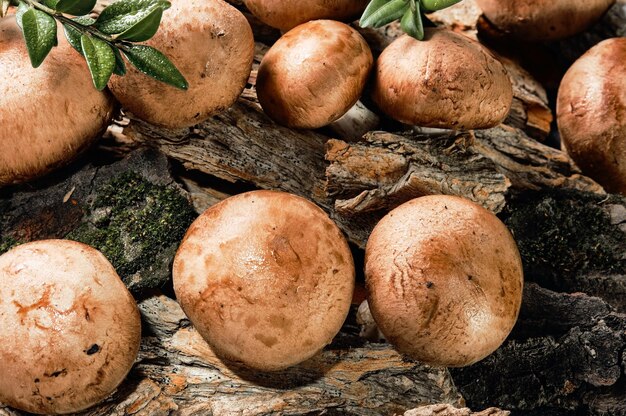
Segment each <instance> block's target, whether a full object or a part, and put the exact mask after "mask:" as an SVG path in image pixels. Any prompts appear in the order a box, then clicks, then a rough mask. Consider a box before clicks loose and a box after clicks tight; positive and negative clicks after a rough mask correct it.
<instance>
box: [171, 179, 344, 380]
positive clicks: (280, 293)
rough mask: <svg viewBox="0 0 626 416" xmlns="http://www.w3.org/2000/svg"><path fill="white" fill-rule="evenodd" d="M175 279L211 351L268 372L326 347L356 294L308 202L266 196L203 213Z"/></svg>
mask: <svg viewBox="0 0 626 416" xmlns="http://www.w3.org/2000/svg"><path fill="white" fill-rule="evenodd" d="M173 276H174V290H175V291H176V297H177V299H178V301H179V303H180V304H181V306H182V308H183V310H184V311H185V313H186V314H187V316H188V317H189V319H190V320H191V322H192V323H193V325H194V326H195V328H196V329H197V330H198V332H199V333H200V334H201V335H202V336H203V337H204V339H205V340H206V341H207V342H208V343H209V344H210V345H211V347H212V348H213V349H214V350H215V352H216V353H217V354H219V355H221V356H222V357H224V358H226V359H229V360H232V361H239V362H242V363H244V364H245V365H247V366H249V367H252V368H256V369H259V370H267V371H270V370H278V369H282V368H286V367H289V366H292V365H295V364H298V363H300V362H302V361H304V360H306V359H308V358H310V357H312V356H313V355H315V354H316V353H317V352H318V351H319V350H321V349H322V348H323V347H324V346H325V345H327V344H328V343H330V342H331V340H332V339H333V337H334V336H335V335H336V334H337V332H339V329H340V328H341V325H342V324H343V322H344V320H345V318H346V315H347V313H348V310H349V308H350V303H351V300H352V292H353V290H354V264H353V261H352V255H351V252H350V249H349V248H348V244H347V242H346V240H345V239H344V237H343V235H342V234H341V231H340V230H339V228H338V227H337V226H336V225H335V224H334V223H333V222H332V221H331V220H330V219H329V218H328V216H327V215H326V214H325V213H324V211H322V210H321V209H320V208H318V207H317V206H316V205H314V204H313V203H311V202H309V201H307V200H306V199H304V198H300V197H298V196H295V195H290V194H286V193H282V192H273V191H254V192H248V193H244V194H240V195H237V196H234V197H231V198H228V199H226V200H224V201H222V202H220V203H218V204H217V205H214V206H213V207H211V208H209V209H208V210H206V211H205V212H204V213H203V214H202V215H201V216H200V217H198V219H197V220H196V221H195V222H194V223H193V224H192V225H191V227H190V228H189V230H188V231H187V234H186V236H185V238H184V240H183V242H182V244H181V245H180V248H179V249H178V253H177V254H176V258H175V260H174V269H173Z"/></svg>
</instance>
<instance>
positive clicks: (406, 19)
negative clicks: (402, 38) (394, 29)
mask: <svg viewBox="0 0 626 416" xmlns="http://www.w3.org/2000/svg"><path fill="white" fill-rule="evenodd" d="M400 27H401V28H402V30H403V31H404V32H405V33H406V34H408V35H409V36H411V37H413V38H415V39H417V40H422V39H424V26H423V25H422V16H421V15H420V10H419V4H416V7H415V9H413V8H410V9H409V10H407V11H406V13H404V16H402V20H400Z"/></svg>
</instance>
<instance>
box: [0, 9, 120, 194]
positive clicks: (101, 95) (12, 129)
mask: <svg viewBox="0 0 626 416" xmlns="http://www.w3.org/2000/svg"><path fill="white" fill-rule="evenodd" d="M0 73H1V74H2V76H1V77H0V90H1V91H2V93H1V94H0V187H1V186H6V185H11V184H16V183H20V182H25V181H28V180H31V179H34V178H37V177H39V176H42V175H45V174H46V173H49V172H50V171H52V170H54V169H55V168H58V167H61V166H63V165H65V164H67V163H69V162H70V161H72V160H73V159H74V158H76V157H77V156H78V155H79V154H80V153H81V152H82V151H83V150H85V149H86V148H88V147H89V145H91V144H92V143H93V142H94V141H95V140H96V139H97V138H98V137H99V135H100V133H102V132H103V131H104V130H105V129H106V127H107V125H108V124H109V121H110V120H111V117H112V115H113V109H114V101H113V99H112V97H111V96H110V94H108V93H106V92H101V91H97V90H96V89H95V88H94V87H93V84H92V81H91V77H90V75H89V70H88V69H87V65H86V64H85V60H84V59H83V58H82V57H81V56H80V55H79V54H77V53H76V51H75V50H74V49H72V47H71V46H70V45H69V44H68V43H67V41H66V40H65V37H64V36H59V45H58V46H57V47H56V48H53V49H52V51H51V52H50V54H49V55H48V57H47V58H46V60H45V61H44V62H43V64H42V65H41V66H40V67H39V68H36V69H35V68H33V67H32V65H31V63H30V59H29V57H28V52H27V50H26V45H25V43H24V38H23V36H22V33H21V31H20V29H19V27H18V26H17V24H16V23H15V18H14V17H12V16H11V17H6V18H4V19H2V20H0Z"/></svg>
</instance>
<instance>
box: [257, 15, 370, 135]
mask: <svg viewBox="0 0 626 416" xmlns="http://www.w3.org/2000/svg"><path fill="white" fill-rule="evenodd" d="M373 60H374V59H373V58H372V52H371V51H370V48H369V46H368V45H367V42H365V39H363V37H362V36H361V35H359V33H358V32H357V31H356V30H354V29H352V28H351V27H350V26H348V25H346V24H344V23H340V22H335V21H333V20H314V21H311V22H307V23H304V24H302V25H300V26H297V27H295V28H294V29H292V30H290V31H289V32H287V33H286V34H284V35H283V36H282V37H281V38H280V39H278V41H277V42H276V43H275V44H274V45H273V46H272V47H271V48H270V50H269V51H268V52H267V53H266V54H265V56H264V57H263V60H262V61H261V65H260V67H259V72H258V75H257V84H256V89H257V95H258V98H259V102H260V103H261V106H262V107H263V111H265V113H266V114H267V115H268V116H270V117H271V118H272V119H273V120H274V121H276V122H278V123H280V124H283V125H286V126H288V127H295V128H303V129H306V128H309V129H313V128H319V127H322V126H325V125H327V124H329V123H331V122H333V121H335V120H337V119H338V118H339V117H341V116H342V115H344V114H345V113H346V112H347V111H348V110H349V109H350V107H352V106H353V105H354V104H355V103H356V102H357V101H358V99H359V97H360V96H361V92H362V91H363V88H364V87H365V82H366V81H367V76H368V74H369V72H370V69H371V68H372V64H373Z"/></svg>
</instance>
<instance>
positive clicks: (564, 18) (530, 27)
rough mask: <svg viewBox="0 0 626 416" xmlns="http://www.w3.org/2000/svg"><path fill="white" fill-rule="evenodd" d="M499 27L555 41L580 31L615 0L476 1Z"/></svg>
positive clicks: (530, 37)
mask: <svg viewBox="0 0 626 416" xmlns="http://www.w3.org/2000/svg"><path fill="white" fill-rule="evenodd" d="M476 3H478V6H479V7H480V8H481V9H482V10H483V13H484V14H485V17H487V19H489V21H490V22H491V23H493V24H494V26H496V27H497V28H498V29H500V30H502V31H504V32H506V33H510V34H511V35H513V36H515V37H517V38H520V39H522V40H527V41H538V40H554V39H561V38H566V37H568V36H571V35H574V34H576V33H579V32H582V31H583V30H585V29H587V28H588V27H589V26H591V25H592V24H593V23H595V22H596V21H598V20H599V19H600V18H601V17H602V15H603V14H604V13H606V11H607V10H608V9H609V7H611V6H612V5H613V3H615V0H550V1H537V0H476Z"/></svg>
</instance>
